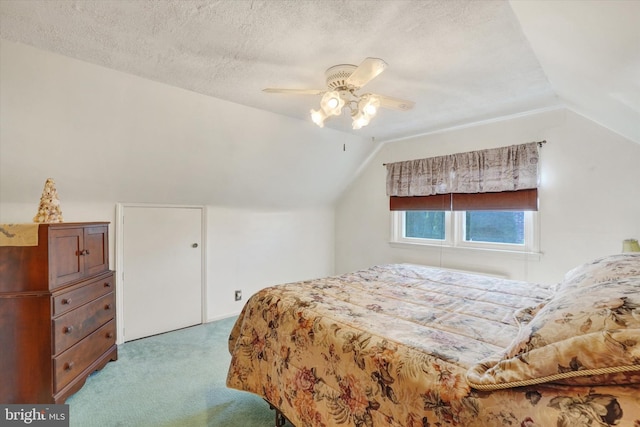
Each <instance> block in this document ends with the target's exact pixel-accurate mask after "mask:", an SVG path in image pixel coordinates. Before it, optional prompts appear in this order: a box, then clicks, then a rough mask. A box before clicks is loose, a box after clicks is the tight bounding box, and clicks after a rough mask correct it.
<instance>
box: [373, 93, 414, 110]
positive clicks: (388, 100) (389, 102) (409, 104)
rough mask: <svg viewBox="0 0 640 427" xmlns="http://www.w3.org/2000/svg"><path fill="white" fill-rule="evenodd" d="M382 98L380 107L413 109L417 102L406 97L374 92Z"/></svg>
mask: <svg viewBox="0 0 640 427" xmlns="http://www.w3.org/2000/svg"><path fill="white" fill-rule="evenodd" d="M373 95H374V96H376V97H377V98H378V99H379V100H380V107H382V108H389V109H391V110H399V111H407V110H411V109H412V108H413V107H414V106H415V105H416V103H415V102H413V101H407V100H406V99H399V98H392V97H390V96H384V95H377V94H373Z"/></svg>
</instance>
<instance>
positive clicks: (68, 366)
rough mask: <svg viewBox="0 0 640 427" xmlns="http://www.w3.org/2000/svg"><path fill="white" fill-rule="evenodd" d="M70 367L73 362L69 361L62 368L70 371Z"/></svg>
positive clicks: (71, 367)
mask: <svg viewBox="0 0 640 427" xmlns="http://www.w3.org/2000/svg"><path fill="white" fill-rule="evenodd" d="M71 369H73V362H69V363H67V364H65V365H64V370H65V371H70V370H71Z"/></svg>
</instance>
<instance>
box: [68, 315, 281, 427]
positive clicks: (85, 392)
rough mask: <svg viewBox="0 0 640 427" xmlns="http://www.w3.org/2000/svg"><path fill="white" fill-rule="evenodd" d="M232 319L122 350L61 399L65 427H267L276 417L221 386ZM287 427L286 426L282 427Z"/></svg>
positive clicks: (252, 397)
mask: <svg viewBox="0 0 640 427" xmlns="http://www.w3.org/2000/svg"><path fill="white" fill-rule="evenodd" d="M235 320H236V318H235V317H233V318H228V319H223V320H219V321H216V322H212V323H207V324H204V325H198V326H193V327H190V328H186V329H181V330H179V331H173V332H167V333H165V334H161V335H156V336H153V337H149V338H144V339H140V340H137V341H131V342H128V343H125V344H123V345H121V346H119V348H118V360H117V361H116V362H111V363H108V364H107V366H106V367H105V368H104V369H103V370H101V371H98V372H96V373H94V374H92V375H91V376H90V377H89V378H88V379H87V383H86V384H85V386H84V387H83V388H82V389H81V390H80V391H78V392H77V393H76V394H74V395H72V396H71V397H70V398H69V399H67V403H68V404H69V412H70V413H69V418H70V425H71V427H92V426H96V427H109V426H125V427H138V426H154V427H168V426H180V427H189V426H193V427H197V426H216V427H218V426H220V427H227V426H228V427H236V426H237V427H240V426H242V427H263V426H264V427H267V426H273V425H274V417H275V414H274V412H273V411H272V410H270V409H269V405H268V404H267V403H266V402H265V401H264V400H262V399H261V398H259V397H258V396H255V395H253V394H250V393H245V392H241V391H237V390H233V389H229V388H227V387H226V386H225V381H226V377H227V368H228V366H229V361H230V360H231V356H230V355H229V352H228V350H227V338H228V337H229V332H230V331H231V327H232V326H233V323H234V322H235ZM287 426H289V427H290V424H287Z"/></svg>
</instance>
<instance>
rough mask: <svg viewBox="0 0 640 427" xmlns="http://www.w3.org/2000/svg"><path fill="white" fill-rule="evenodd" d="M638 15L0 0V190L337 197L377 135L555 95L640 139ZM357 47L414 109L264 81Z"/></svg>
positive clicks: (315, 73) (355, 4)
mask: <svg viewBox="0 0 640 427" xmlns="http://www.w3.org/2000/svg"><path fill="white" fill-rule="evenodd" d="M639 23H640V1H625V0H622V1H617V0H611V1H596V0H589V1H579V0H576V1H574V0H571V1H562V0H555V1H528V0H518V1H512V2H509V1H504V0H499V1H491V0H482V1H478V0H372V1H369V0H300V1H294V0H291V1H289V0H262V1H261V0H253V1H249V0H217V1H216V0H96V1H92V0H29V1H25V0H0V38H1V39H2V46H3V48H2V50H0V58H3V61H0V71H1V72H2V76H3V79H2V81H0V86H1V87H2V90H1V91H0V100H1V101H2V107H3V111H2V115H1V116H0V137H1V138H0V152H1V154H2V156H1V157H2V158H1V159H0V199H1V200H2V202H3V203H5V202H20V203H22V202H30V201H31V200H33V199H34V198H36V197H37V196H38V195H39V194H40V192H41V189H42V183H43V182H44V180H45V179H46V178H47V177H50V176H51V177H53V178H55V179H56V182H58V183H59V185H60V186H61V189H62V193H63V195H64V199H65V200H75V201H84V202H86V201H93V200H99V201H106V202H113V201H114V200H117V201H136V202H151V203H189V204H219V205H225V206H250V207H257V208H260V209H264V208H289V207H291V206H295V207H304V206H314V205H328V204H331V203H333V202H334V201H335V200H336V199H337V198H338V197H339V195H340V193H341V192H342V190H343V189H344V188H345V187H346V186H347V185H348V184H349V182H350V181H351V180H353V177H354V176H356V175H357V171H358V170H361V169H362V165H363V163H366V159H367V158H371V153H372V152H374V150H375V149H376V148H377V147H380V143H383V142H392V141H393V140H396V139H400V138H404V137H410V136H415V135H419V134H423V133H429V132H434V131H439V130H443V129H447V128H451V127H455V126H459V125H467V124H473V123H477V122H482V121H485V120H493V119H498V118H502V117H509V116H513V115H518V114H521V113H528V112H532V111H536V110H543V109H547V108H555V107H558V106H566V107H569V108H571V109H573V110H574V111H576V112H578V113H580V114H582V115H583V116H586V117H587V118H589V119H591V120H593V121H595V122H597V123H599V124H601V125H603V126H605V127H608V128H610V129H612V130H613V131H615V132H617V133H619V134H621V135H623V136H625V137H627V138H629V139H631V140H633V141H635V142H637V143H640V81H639V80H640V79H639V76H640V25H639ZM31 46H32V47H33V48H35V49H33V48H32V47H31ZM366 57H378V58H382V59H384V60H385V61H386V62H387V63H388V64H389V66H388V68H387V69H386V70H385V72H383V73H382V74H380V75H379V76H378V77H376V78H375V79H374V80H373V81H371V82H370V83H369V84H367V85H366V86H365V88H364V89H365V90H366V91H371V92H374V93H380V94H383V95H387V96H392V97H398V98H404V99H408V100H412V101H414V102H415V108H414V109H413V110H411V111H407V112H402V111H394V110H382V111H380V113H379V114H378V116H376V117H375V118H374V119H373V121H372V122H371V124H370V125H369V126H366V127H365V128H363V129H361V130H357V131H354V130H352V129H351V123H350V118H349V116H348V113H343V115H342V116H340V117H336V118H333V119H332V120H330V121H328V122H327V123H326V126H325V129H318V128H317V127H316V126H315V125H314V124H313V123H312V122H311V120H310V117H309V110H310V109H312V108H318V104H319V100H320V97H319V96H317V95H314V96H301V95H284V94H267V93H265V92H263V91H262V89H263V88H265V87H282V88H315V89H324V86H325V78H324V71H325V70H326V69H327V68H328V67H331V66H333V65H336V64H343V63H351V64H356V65H357V64H359V63H360V62H361V61H362V60H363V59H364V58H366ZM69 58H71V59H69ZM183 89H184V90H183ZM227 101H230V102H227ZM262 110H264V111H262ZM219 112H223V113H224V114H221V115H218V116H216V115H217V114H218V113H219ZM252 122H253V123H256V126H251V125H250V124H251V123H252ZM34 124H35V127H34V126H33V125H34ZM185 128H186V129H185ZM43 144H46V145H45V146H44V147H43ZM345 146H346V147H347V148H346V151H345V150H344V147H345ZM49 147H55V149H54V150H50V149H49ZM70 153H73V154H72V155H70ZM95 153H99V156H100V163H99V164H98V165H94V164H93V163H92V162H87V161H85V162H77V161H74V159H75V157H76V156H81V155H84V156H86V157H85V160H86V159H92V158H94V157H95V156H96V154H95ZM107 165H108V166H107ZM79 168H80V170H79ZM25 171H27V172H28V173H27V172H25ZM327 171H328V172H327ZM77 176H91V179H90V180H89V179H84V180H78V179H77ZM160 178H161V179H160ZM96 188H100V191H96Z"/></svg>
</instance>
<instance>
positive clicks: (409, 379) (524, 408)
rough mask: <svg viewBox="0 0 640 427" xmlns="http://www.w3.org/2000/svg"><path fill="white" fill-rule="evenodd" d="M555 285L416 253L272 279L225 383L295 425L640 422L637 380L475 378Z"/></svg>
mask: <svg viewBox="0 0 640 427" xmlns="http://www.w3.org/2000/svg"><path fill="white" fill-rule="evenodd" d="M554 288H555V287H549V286H544V285H538V284H532V283H527V282H519V281H512V280H505V279H498V278H492V277H486V276H479V275H472V274H466V273H460V272H454V271H448V270H442V269H436V268H430V267H424V266H417V265H409V264H393V265H382V266H375V267H372V268H370V269H367V270H361V271H357V272H353V273H349V274H344V275H340V276H335V277H328V278H322V279H318V280H312V281H304V282H298V283H292V284H286V285H279V286H275V287H271V288H267V289H264V290H262V291H260V292H259V293H257V294H255V295H254V296H252V297H251V298H250V299H249V301H247V304H246V305H245V307H244V309H243V311H242V313H241V315H240V317H239V318H238V320H237V322H236V324H235V326H234V328H233V330H232V332H231V336H230V337H229V350H230V352H231V354H232V361H231V366H230V367H229V373H228V378H227V385H228V386H229V387H232V388H235V389H239V390H245V391H248V392H252V393H255V394H257V395H260V396H262V397H264V398H265V399H266V400H267V401H269V402H270V403H271V404H272V405H274V406H275V407H277V408H279V409H280V411H282V413H283V414H284V415H285V416H286V417H287V418H288V419H289V420H290V421H291V422H292V423H293V424H294V425H295V426H296V427H306V426H338V425H339V426H343V425H344V426H385V427H386V426H405V427H418V426H420V427H426V426H482V427H487V426H522V427H534V426H537V427H546V426H566V427H570V426H571V427H573V426H613V425H616V426H629V427H640V386H639V385H638V384H630V385H616V386H606V385H605V386H596V385H589V386H579V385H564V384H539V385H535V386H527V387H517V388H508V389H503V390H496V391H479V390H476V389H473V388H471V387H470V386H469V385H468V383H467V381H466V374H467V372H468V371H469V369H470V368H471V367H472V366H474V365H476V364H477V363H478V362H479V361H481V360H483V359H488V358H490V357H492V356H494V355H496V354H500V353H501V352H504V351H505V349H506V348H507V347H508V346H509V345H510V344H511V342H512V341H513V340H514V338H515V337H516V336H517V334H518V331H519V323H518V322H519V321H522V320H523V318H524V317H526V315H527V313H528V312H531V313H532V315H533V314H535V312H536V310H537V309H538V308H539V307H541V306H544V305H545V304H546V302H547V301H548V300H549V299H550V298H552V296H553V295H554V290H555V289H554Z"/></svg>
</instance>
